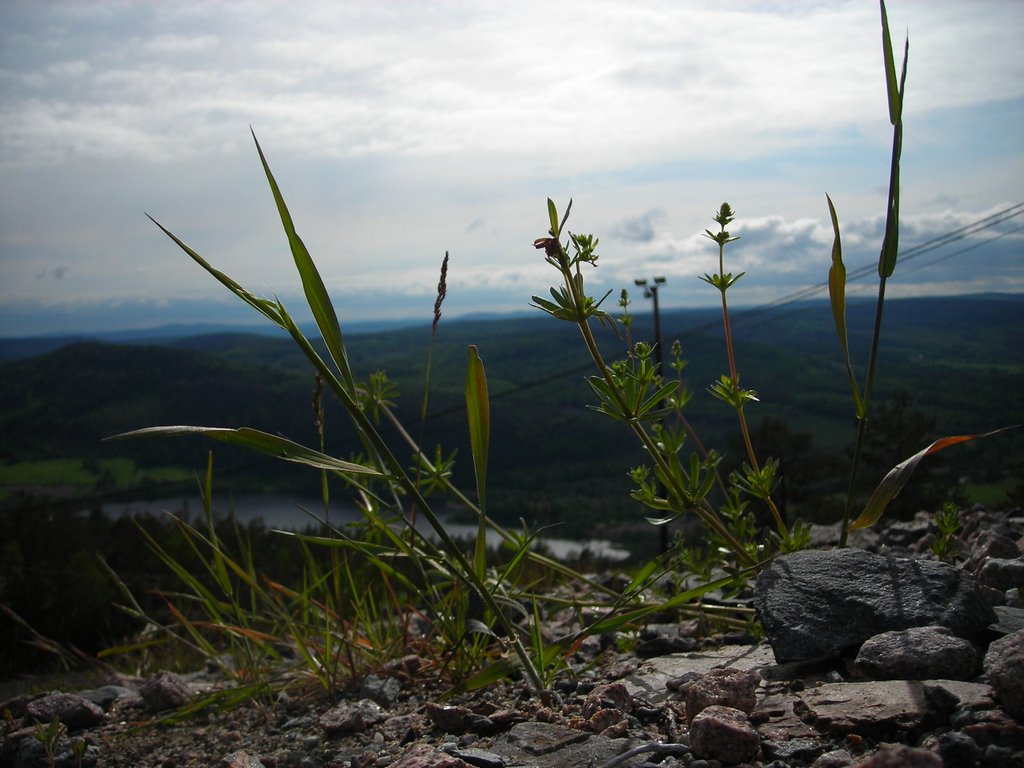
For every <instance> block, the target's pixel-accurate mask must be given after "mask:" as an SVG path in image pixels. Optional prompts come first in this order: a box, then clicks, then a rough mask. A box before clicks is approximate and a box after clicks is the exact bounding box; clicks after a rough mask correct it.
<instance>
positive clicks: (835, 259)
mask: <svg viewBox="0 0 1024 768" xmlns="http://www.w3.org/2000/svg"><path fill="white" fill-rule="evenodd" d="M825 199H826V200H827V201H828V212H829V215H830V216H831V217H832V231H833V232H834V233H835V239H834V240H833V241H832V266H831V267H830V268H829V270H828V295H829V300H830V302H831V304H832V320H833V322H834V323H835V326H836V333H837V334H838V335H839V346H840V347H841V348H842V350H843V358H844V360H845V361H846V374H847V376H848V377H849V379H850V391H851V392H852V393H853V405H854V410H855V411H856V414H857V418H858V419H863V418H864V416H865V415H866V414H865V408H864V398H863V397H861V394H860V387H859V386H858V385H857V377H856V376H855V375H854V373H853V363H852V362H851V361H850V345H849V340H848V337H847V333H846V265H845V264H843V244H842V240H841V238H840V235H839V216H838V215H837V214H836V208H835V206H834V205H833V204H832V198H831V197H829V196H828V195H825Z"/></svg>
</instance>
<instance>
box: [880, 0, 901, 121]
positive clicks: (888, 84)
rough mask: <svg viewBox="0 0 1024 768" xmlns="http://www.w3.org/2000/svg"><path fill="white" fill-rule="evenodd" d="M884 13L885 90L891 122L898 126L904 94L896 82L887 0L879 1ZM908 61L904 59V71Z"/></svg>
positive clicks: (883, 53)
mask: <svg viewBox="0 0 1024 768" xmlns="http://www.w3.org/2000/svg"><path fill="white" fill-rule="evenodd" d="M878 4H879V6H880V7H881V11H882V56H883V58H884V59H885V90H886V93H887V94H888V97H889V122H890V123H891V124H892V125H896V124H897V123H899V122H900V121H901V120H902V112H903V98H902V96H903V94H902V93H901V89H900V86H899V83H898V82H897V80H896V61H895V58H894V56H893V51H892V37H891V36H890V35H889V15H888V14H887V13H886V12H885V0H879V3H878ZM905 68H906V59H904V70H905Z"/></svg>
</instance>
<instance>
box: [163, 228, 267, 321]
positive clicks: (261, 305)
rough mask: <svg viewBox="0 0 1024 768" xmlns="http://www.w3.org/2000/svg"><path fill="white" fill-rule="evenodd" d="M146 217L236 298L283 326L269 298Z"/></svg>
mask: <svg viewBox="0 0 1024 768" xmlns="http://www.w3.org/2000/svg"><path fill="white" fill-rule="evenodd" d="M146 218H148V219H149V220H150V221H152V222H153V223H154V224H156V225H157V226H158V227H159V228H160V230H161V231H162V232H163V233H164V234H165V235H167V236H168V237H169V238H171V240H173V241H174V242H175V244H176V245H177V246H178V247H179V248H181V250H183V251H184V252H185V253H187V254H188V255H189V256H190V257H191V258H192V260H193V261H195V262H196V264H198V265H199V266H201V267H202V268H203V269H205V270H206V271H207V272H209V273H210V274H211V275H213V276H214V277H215V278H216V279H217V280H218V281H219V282H220V283H221V284H222V285H224V286H225V287H226V288H227V289H228V290H229V291H231V292H232V293H233V294H235V295H236V296H237V297H238V298H240V299H241V300H242V301H244V302H245V303H246V304H248V305H249V306H250V307H252V308H253V309H255V310H256V311H257V312H259V313H260V314H262V315H263V316H264V317H266V318H267V319H269V320H270V321H271V322H273V323H275V324H276V325H279V326H281V327H282V328H283V327H284V324H283V323H282V321H281V316H280V315H279V314H278V313H277V310H276V306H275V303H274V302H273V301H270V300H269V299H261V298H259V297H258V296H256V295H255V294H253V293H250V292H249V291H247V290H246V289H245V288H243V287H242V286H240V285H239V284H238V283H236V282H235V281H234V280H232V279H231V278H230V277H228V276H227V275H226V274H224V273H223V272H221V271H220V270H219V269H216V268H215V267H213V266H212V265H211V264H210V263H209V262H208V261H207V260H206V259H204V258H203V257H202V256H200V255H199V254H198V253H196V252H195V251H194V250H192V249H191V248H189V247H188V246H187V245H186V244H185V243H184V242H182V241H181V240H180V239H179V238H178V237H177V235H175V234H174V233H173V232H171V231H170V230H169V229H167V228H166V227H165V226H164V225H163V224H161V223H160V222H159V221H157V220H156V219H154V218H153V217H152V216H150V215H149V214H148V213H147V214H146Z"/></svg>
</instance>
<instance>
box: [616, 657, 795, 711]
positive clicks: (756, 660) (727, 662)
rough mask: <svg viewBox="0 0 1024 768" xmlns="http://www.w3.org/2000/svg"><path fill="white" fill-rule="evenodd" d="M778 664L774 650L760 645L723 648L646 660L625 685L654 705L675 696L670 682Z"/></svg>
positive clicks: (634, 694)
mask: <svg viewBox="0 0 1024 768" xmlns="http://www.w3.org/2000/svg"><path fill="white" fill-rule="evenodd" d="M774 665H775V658H774V657H773V656H772V649H771V647H769V646H768V645H766V644H764V643H762V644H759V645H723V646H722V647H721V648H715V649H711V650H706V651H696V652H694V653H672V654H669V655H668V656H658V657H656V658H653V659H647V660H646V661H644V663H643V664H641V665H640V666H639V667H638V668H637V670H636V671H635V672H633V673H632V674H631V675H629V676H627V677H625V678H624V679H623V680H622V682H623V683H624V684H625V686H626V690H628V691H629V693H630V694H631V695H632V696H639V697H641V698H643V699H646V700H647V701H649V702H651V703H652V704H662V703H664V702H665V701H667V700H668V699H670V698H672V696H673V695H674V694H673V692H672V691H670V690H669V689H668V688H667V687H666V686H667V684H668V681H669V680H674V679H676V678H679V677H683V676H684V675H686V674H689V673H693V674H694V675H695V676H703V675H706V674H707V673H708V672H710V671H711V670H712V669H716V668H720V667H721V668H728V669H739V670H746V671H752V672H758V671H761V670H763V669H765V668H766V667H772V666H774Z"/></svg>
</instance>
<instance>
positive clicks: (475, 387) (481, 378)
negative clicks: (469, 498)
mask: <svg viewBox="0 0 1024 768" xmlns="http://www.w3.org/2000/svg"><path fill="white" fill-rule="evenodd" d="M466 412H467V420H468V422H469V446H470V449H471V451H472V453H473V468H474V470H475V471H476V491H477V497H478V499H479V502H480V514H479V516H478V518H479V522H478V525H477V535H476V552H475V553H474V563H473V565H474V567H475V569H476V573H477V575H478V576H479V577H480V578H481V579H483V578H484V576H485V575H486V568H487V518H486V515H485V510H486V508H487V507H486V490H487V452H488V448H489V444H490V438H491V406H490V399H489V398H488V394H487V373H486V371H484V363H483V361H482V360H481V359H480V356H479V355H478V354H477V349H476V347H475V346H472V345H470V347H469V366H468V368H467V370H466Z"/></svg>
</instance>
